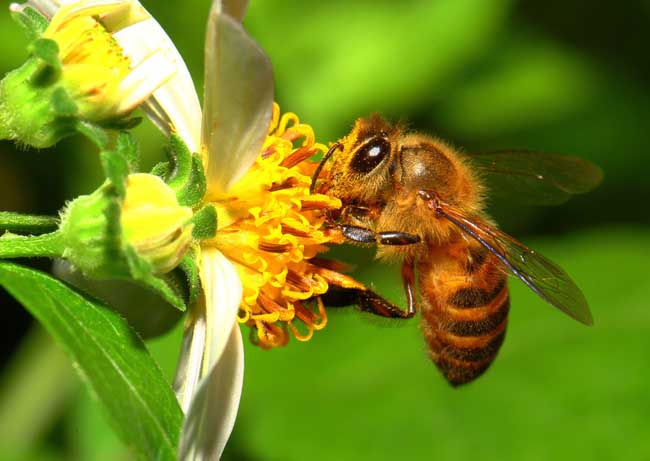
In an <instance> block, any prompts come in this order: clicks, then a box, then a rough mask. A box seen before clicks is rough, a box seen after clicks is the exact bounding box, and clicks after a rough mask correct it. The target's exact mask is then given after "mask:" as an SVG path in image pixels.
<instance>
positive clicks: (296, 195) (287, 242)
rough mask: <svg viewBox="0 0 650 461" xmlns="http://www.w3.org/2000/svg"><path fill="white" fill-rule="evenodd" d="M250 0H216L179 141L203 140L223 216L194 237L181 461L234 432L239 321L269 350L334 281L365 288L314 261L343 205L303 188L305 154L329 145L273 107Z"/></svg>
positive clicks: (214, 447)
mask: <svg viewBox="0 0 650 461" xmlns="http://www.w3.org/2000/svg"><path fill="white" fill-rule="evenodd" d="M245 3H246V2H244V1H239V2H238V1H231V2H222V1H219V0H215V1H214V2H213V5H212V9H211V12H210V17H209V21H208V28H207V34H206V49H205V58H206V59H205V78H204V82H205V83H206V87H205V91H204V104H203V114H202V117H201V119H202V123H201V130H200V132H201V136H200V138H192V137H190V138H185V137H184V140H185V142H186V143H187V144H188V146H190V148H191V146H195V145H198V146H201V149H200V151H199V152H200V153H201V154H202V156H203V160H204V162H203V163H204V169H205V171H206V180H207V193H206V196H205V201H206V202H207V203H209V204H211V205H213V206H214V207H215V208H216V210H217V216H218V220H217V232H216V235H215V237H214V238H212V239H209V240H204V241H202V242H201V256H200V276H201V282H202V287H203V291H204V296H203V297H202V299H201V300H200V301H199V302H198V303H196V304H195V305H193V306H190V313H189V316H188V320H187V323H186V329H185V337H184V344H183V348H182V351H181V357H180V361H179V366H178V369H177V374H176V381H175V389H176V390H177V395H178V398H179V402H180V403H181V407H182V408H183V410H184V411H185V413H186V420H185V424H184V427H183V432H182V434H181V442H180V458H181V459H183V460H199V459H218V457H219V456H220V455H221V452H222V450H223V448H224V446H225V443H226V441H227V439H228V437H229V436H230V432H231V431H232V427H233V425H234V421H235V417H236V414H237V409H238V406H239V399H240V396H241V387H242V382H243V367H244V359H243V344H242V338H241V332H240V327H239V325H238V324H237V322H236V320H239V322H241V323H245V324H247V325H250V326H251V328H252V333H253V337H254V340H255V342H257V343H258V344H259V345H260V346H262V347H265V348H270V347H274V346H279V345H283V344H286V342H287V341H288V339H289V337H290V336H291V335H293V336H295V337H296V338H297V339H299V340H306V339H309V338H310V337H311V335H312V334H313V332H314V331H315V330H318V329H321V328H322V327H324V326H325V323H326V320H327V319H326V316H325V311H324V308H323V306H322V303H321V302H320V300H319V299H318V296H319V295H321V294H323V293H325V292H326V291H327V289H328V284H329V282H330V281H335V282H336V283H337V284H338V285H342V286H349V287H360V285H359V284H358V283H357V282H355V281H354V280H353V279H351V278H349V277H345V276H343V275H341V274H339V273H338V272H336V271H335V270H333V269H332V268H331V267H330V266H329V264H328V263H326V262H324V261H323V260H320V259H319V258H318V255H319V254H320V253H322V252H323V251H325V250H326V249H327V247H326V244H327V243H328V242H330V241H331V239H332V237H331V236H330V235H329V233H328V230H327V229H326V228H324V222H325V219H326V214H327V210H333V209H336V208H338V207H340V202H339V201H338V200H337V199H332V198H330V197H327V196H324V195H310V193H309V187H310V185H311V176H312V175H313V173H314V171H315V167H316V165H315V163H313V162H309V161H308V159H309V158H310V157H311V156H313V155H315V154H317V153H319V152H324V151H325V150H326V147H325V146H324V145H322V144H318V143H316V142H315V140H314V133H313V131H312V129H311V128H310V127H309V126H308V125H305V124H302V123H300V121H299V120H298V118H297V117H296V116H295V115H294V114H290V113H289V114H285V115H284V116H280V111H279V108H278V107H277V105H274V104H273V80H272V70H271V64H270V62H269V60H268V58H267V57H266V55H265V54H264V52H263V51H262V50H261V49H260V48H259V46H258V45H257V44H256V43H255V42H254V41H253V40H252V39H251V38H250V36H248V34H247V33H246V32H245V31H244V29H243V28H242V26H241V19H242V17H243V12H244V9H245V8H244V6H245ZM171 107H172V109H173V105H171ZM166 116H167V120H168V124H169V126H170V127H171V128H172V130H174V129H175V128H176V127H177V126H193V125H192V124H191V123H189V122H188V120H186V119H185V118H184V117H183V114H181V113H180V111H175V112H174V111H167V113H166ZM194 131H198V130H194ZM337 238H338V236H337Z"/></svg>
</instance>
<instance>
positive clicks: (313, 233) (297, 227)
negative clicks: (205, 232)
mask: <svg viewBox="0 0 650 461" xmlns="http://www.w3.org/2000/svg"><path fill="white" fill-rule="evenodd" d="M299 141H301V142H299ZM296 144H298V145H296ZM326 150H327V147H326V146H324V145H322V144H318V143H315V142H314V133H313V130H312V128H311V127H310V126H308V125H305V124H301V123H300V122H299V120H298V117H297V116H296V115H294V114H291V113H287V114H285V115H283V116H282V117H280V116H279V108H278V107H277V105H276V106H274V111H273V120H272V123H271V127H270V130H269V133H268V135H267V138H266V140H265V142H264V145H263V147H262V151H261V153H260V155H259V156H258V158H257V161H256V162H255V164H254V165H253V166H252V168H251V169H250V170H249V171H248V172H247V174H246V175H245V176H244V177H243V178H242V179H241V180H240V181H238V182H237V183H236V184H235V185H234V186H233V187H232V188H231V189H230V190H229V191H228V193H226V194H223V195H221V196H218V197H215V198H214V199H213V201H212V203H213V205H214V206H215V207H216V208H217V213H218V217H219V230H218V231H217V235H216V237H215V238H214V239H212V240H211V241H210V242H208V245H214V246H216V247H217V248H219V250H220V251H221V252H223V253H224V254H225V255H226V257H228V258H229V259H230V260H231V261H232V262H234V263H235V266H236V268H237V270H238V272H239V275H240V278H241V280H242V284H243V287H244V295H243V300H242V303H241V306H240V317H239V321H240V322H241V323H246V324H248V325H251V326H253V327H254V329H255V331H256V332H257V336H256V338H257V339H256V342H258V343H259V345H260V346H262V347H264V348H271V347H275V346H280V345H284V344H286V343H287V341H288V339H289V331H290V332H291V333H292V334H293V336H295V337H296V338H297V339H298V340H301V341H306V340H308V339H309V338H311V336H312V334H313V332H314V330H319V329H321V328H323V327H324V326H325V324H326V322H327V317H326V314H325V310H324V306H323V304H322V302H321V300H320V298H319V295H322V294H324V293H325V292H326V291H327V289H328V286H329V285H328V282H329V281H330V280H333V276H334V274H336V276H335V278H336V280H339V277H345V276H341V275H340V274H338V273H336V272H334V271H332V270H330V269H327V268H326V267H324V266H325V264H322V263H321V260H320V259H318V258H316V256H317V255H319V254H320V253H322V252H325V251H327V246H326V244H327V243H330V242H332V238H331V237H330V232H328V229H327V228H325V227H324V223H325V221H326V212H327V210H335V209H338V208H339V207H340V206H341V202H340V201H339V200H338V199H336V198H332V197H329V196H327V195H322V194H313V195H312V194H310V192H309V187H310V185H311V176H312V174H313V172H314V170H315V168H316V165H317V163H316V162H313V161H310V160H309V159H310V158H311V157H312V156H313V155H315V154H317V153H318V152H321V153H322V152H325V151H326Z"/></svg>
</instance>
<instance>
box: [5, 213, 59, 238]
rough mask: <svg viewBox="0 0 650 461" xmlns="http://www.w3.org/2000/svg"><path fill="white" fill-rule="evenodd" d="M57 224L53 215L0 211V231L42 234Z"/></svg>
mask: <svg viewBox="0 0 650 461" xmlns="http://www.w3.org/2000/svg"><path fill="white" fill-rule="evenodd" d="M58 226H59V219H58V218H55V217H54V216H36V215H25V214H20V213H12V212H10V211H0V231H10V232H29V233H33V234H42V233H44V232H52V231H54V230H56V228H57V227H58Z"/></svg>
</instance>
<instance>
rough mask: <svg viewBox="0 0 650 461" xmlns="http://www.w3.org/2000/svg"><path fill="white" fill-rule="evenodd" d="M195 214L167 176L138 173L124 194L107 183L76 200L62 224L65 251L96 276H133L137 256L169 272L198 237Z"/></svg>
mask: <svg viewBox="0 0 650 461" xmlns="http://www.w3.org/2000/svg"><path fill="white" fill-rule="evenodd" d="M191 217H192V210H191V209H190V208H188V207H183V206H180V205H179V204H178V200H177V199H176V195H175V194H174V192H173V190H172V189H171V188H170V187H169V186H168V185H167V184H165V183H164V182H163V181H162V179H160V178H159V177H157V176H154V175H150V174H142V173H140V174H132V175H129V176H128V177H127V179H126V196H125V197H124V199H121V198H120V197H119V196H118V195H117V194H115V193H114V190H113V186H112V184H110V183H106V184H104V185H103V186H101V187H100V188H99V189H97V190H96V191H95V192H93V193H92V194H90V195H85V196H81V197H79V198H77V199H76V200H74V201H73V202H72V203H70V205H69V206H68V208H67V210H66V211H65V213H64V215H63V217H62V224H61V233H62V234H63V239H64V244H65V247H66V250H65V252H64V255H63V256H64V258H66V259H68V260H69V261H70V262H71V263H72V264H74V265H75V266H76V267H77V268H79V269H80V270H81V271H82V272H83V273H84V274H85V275H86V276H88V277H91V278H97V279H106V278H121V277H125V278H130V277H132V276H133V274H132V270H133V265H134V261H133V259H132V258H133V257H134V256H135V257H136V258H138V259H139V261H140V262H144V263H146V265H148V268H149V269H150V272H151V273H152V274H156V275H160V274H164V273H166V272H169V271H170V270H172V269H173V268H175V267H176V266H177V265H178V264H179V263H180V261H181V259H182V258H183V256H184V255H185V252H186V250H187V249H188V247H189V245H190V243H191V242H192V228H193V225H192V224H188V221H189V220H190V219H191Z"/></svg>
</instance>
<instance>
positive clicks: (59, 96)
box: [50, 88, 79, 118]
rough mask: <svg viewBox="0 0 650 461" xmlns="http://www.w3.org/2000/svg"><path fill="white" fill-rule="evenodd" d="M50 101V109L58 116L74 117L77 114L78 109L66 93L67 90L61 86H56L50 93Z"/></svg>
mask: <svg viewBox="0 0 650 461" xmlns="http://www.w3.org/2000/svg"><path fill="white" fill-rule="evenodd" d="M50 102H51V103H52V110H53V111H54V113H55V114H56V115H58V116H59V117H71V118H72V117H76V116H77V115H78V114H79V109H78V108H77V104H75V102H74V100H73V99H72V98H71V97H70V96H69V95H68V92H67V91H65V90H64V89H63V88H57V89H56V90H54V92H53V93H52V97H51V98H50Z"/></svg>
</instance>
